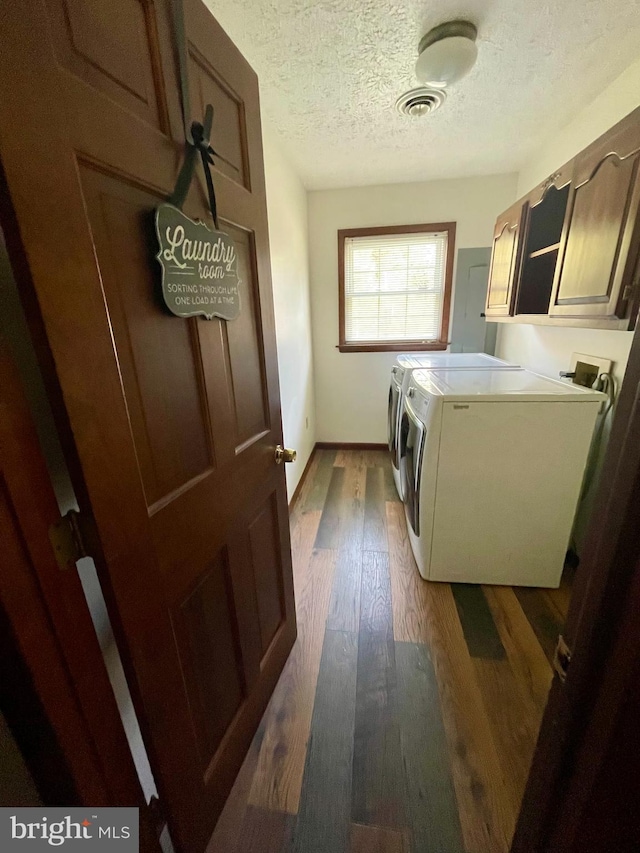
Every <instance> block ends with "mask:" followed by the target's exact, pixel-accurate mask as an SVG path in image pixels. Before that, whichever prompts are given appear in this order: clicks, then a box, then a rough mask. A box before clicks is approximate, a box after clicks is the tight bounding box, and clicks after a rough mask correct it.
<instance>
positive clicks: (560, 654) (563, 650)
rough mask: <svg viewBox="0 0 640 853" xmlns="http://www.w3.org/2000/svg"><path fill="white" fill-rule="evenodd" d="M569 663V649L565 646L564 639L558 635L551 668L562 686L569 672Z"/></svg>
mask: <svg viewBox="0 0 640 853" xmlns="http://www.w3.org/2000/svg"><path fill="white" fill-rule="evenodd" d="M570 663H571V649H570V648H569V646H568V645H567V643H566V640H565V638H564V637H563V636H562V634H560V636H559V637H558V642H557V644H556V650H555V652H554V653H553V668H554V670H555V671H556V673H557V675H558V678H559V679H560V681H561V682H562V683H563V684H564V682H565V681H566V679H567V672H568V670H569V664H570Z"/></svg>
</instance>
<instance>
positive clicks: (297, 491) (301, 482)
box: [289, 444, 318, 512]
mask: <svg viewBox="0 0 640 853" xmlns="http://www.w3.org/2000/svg"><path fill="white" fill-rule="evenodd" d="M317 447H318V445H317V444H314V445H313V448H312V450H311V453H310V454H309V458H308V459H307V464H306V465H305V466H304V471H303V472H302V477H300V479H299V480H298V485H297V486H296V488H295V491H294V493H293V495H292V496H291V500H290V501H289V512H291V510H292V509H293V507H294V504H295V502H296V501H297V500H298V498H299V497H300V492H301V491H302V487H303V485H304V481H305V480H306V479H307V474H308V473H309V469H310V468H311V463H312V462H313V457H314V456H315V455H316V449H317Z"/></svg>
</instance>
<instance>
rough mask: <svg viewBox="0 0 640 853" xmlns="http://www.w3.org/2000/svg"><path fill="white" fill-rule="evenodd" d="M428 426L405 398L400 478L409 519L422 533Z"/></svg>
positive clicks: (401, 425)
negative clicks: (421, 497)
mask: <svg viewBox="0 0 640 853" xmlns="http://www.w3.org/2000/svg"><path fill="white" fill-rule="evenodd" d="M425 433H426V428H425V425H424V424H423V422H422V421H421V420H420V419H419V418H418V417H417V415H416V413H415V412H414V411H413V408H412V407H411V403H410V402H409V400H408V399H405V402H404V406H403V411H402V419H401V423H400V480H401V483H402V499H403V500H404V503H405V509H406V513H407V519H408V520H409V523H410V524H411V527H412V528H413V532H414V533H415V534H416V536H419V535H420V479H421V472H422V449H423V446H424V437H425Z"/></svg>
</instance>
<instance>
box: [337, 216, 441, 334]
mask: <svg viewBox="0 0 640 853" xmlns="http://www.w3.org/2000/svg"><path fill="white" fill-rule="evenodd" d="M446 261H447V232H446V231H444V232H428V233H425V232H423V233H418V234H388V235H381V236H372V237H347V238H346V239H345V243H344V306H345V339H346V342H347V343H357V342H373V341H416V342H417V341H420V342H423V341H424V342H429V341H436V340H438V339H439V337H440V329H441V325H442V308H443V300H444V286H445V268H446Z"/></svg>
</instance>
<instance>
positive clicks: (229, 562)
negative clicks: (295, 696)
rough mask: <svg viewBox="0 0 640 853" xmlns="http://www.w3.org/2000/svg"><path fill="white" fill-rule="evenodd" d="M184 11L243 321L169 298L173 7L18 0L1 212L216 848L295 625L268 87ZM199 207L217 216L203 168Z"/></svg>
mask: <svg viewBox="0 0 640 853" xmlns="http://www.w3.org/2000/svg"><path fill="white" fill-rule="evenodd" d="M184 6H185V20H186V30H187V39H188V52H189V55H190V56H191V62H190V73H191V79H190V89H191V91H192V97H193V103H192V109H193V114H194V117H196V118H199V119H201V118H202V103H201V100H202V101H207V100H211V101H212V102H213V103H214V107H215V108H216V113H215V116H214V128H213V134H212V142H213V145H214V148H216V150H219V151H220V153H221V157H220V158H219V159H218V160H217V161H216V162H217V165H216V168H215V169H214V180H215V183H216V190H217V197H218V205H219V215H220V222H221V225H222V227H223V228H225V229H226V230H228V231H229V232H230V233H231V234H232V236H233V238H234V240H235V241H236V244H237V246H238V255H239V271H240V276H241V279H242V283H241V313H240V316H239V317H238V319H237V320H235V321H231V322H229V323H226V322H224V321H221V320H218V319H214V320H212V321H206V320H204V319H201V318H192V319H190V320H183V319H180V318H177V317H173V316H170V315H169V314H167V313H166V310H165V308H164V307H163V304H162V301H161V299H160V297H159V291H158V287H159V265H158V263H157V261H156V260H155V257H154V255H155V251H156V250H155V246H154V241H153V239H152V219H151V213H152V211H153V208H154V206H155V205H156V204H157V203H158V202H159V201H161V200H164V199H165V198H166V197H168V195H169V194H170V193H171V191H172V189H173V185H174V182H175V178H176V175H177V171H178V168H179V166H180V162H181V159H182V156H183V152H184V147H183V142H184V140H183V137H182V134H183V128H182V118H181V115H180V111H179V95H178V92H179V88H178V84H177V74H176V69H175V67H174V59H173V58H174V56H175V55H176V51H175V45H174V44H173V43H172V40H171V38H170V15H169V14H168V8H169V7H168V2H165V0H153V2H152V0H146V2H144V3H140V4H139V3H138V2H137V0H118V3H117V5H116V7H115V11H114V6H113V5H112V4H106V3H105V2H102V0H101V2H96V3H90V4H79V3H77V2H76V0H73V2H72V0H66V3H64V4H63V3H62V2H56V1H55V0H50V3H49V5H48V7H47V8H48V11H49V19H48V20H46V19H45V17H44V16H43V15H42V10H41V8H40V4H39V2H38V0H26V2H25V3H24V4H21V5H20V8H19V9H18V8H17V6H16V4H12V3H9V2H7V3H6V4H4V5H3V16H4V17H3V22H4V24H5V25H6V28H7V32H11V34H12V38H11V40H10V42H9V43H8V44H7V46H6V50H4V49H3V52H2V54H1V55H0V157H1V158H2V165H3V169H4V175H5V176H6V181H7V184H8V189H9V193H5V194H4V196H2V198H3V199H4V202H5V206H4V207H3V208H0V212H1V213H2V223H3V225H4V227H5V229H6V233H7V243H8V247H9V250H10V253H11V255H12V258H13V259H14V262H15V263H16V268H17V269H18V270H19V271H21V276H20V280H19V285H20V288H21V291H22V293H23V295H24V297H25V300H26V302H27V303H28V304H29V305H30V307H31V309H32V322H33V326H34V330H39V331H40V334H41V344H42V349H43V351H47V352H48V353H50V356H51V360H50V361H48V360H47V361H46V366H47V367H48V368H49V369H48V371H47V379H48V383H49V390H50V393H51V394H52V395H54V396H56V397H57V399H59V401H60V404H61V405H60V406H59V407H58V415H59V427H60V429H61V431H63V433H64V436H65V441H66V446H67V449H68V450H67V452H68V456H69V466H70V469H71V471H72V475H73V478H74V485H75V488H76V492H77V494H78V497H79V501H80V504H81V509H82V511H83V512H84V513H87V514H91V515H92V516H93V519H94V521H95V530H96V542H95V560H96V564H97V566H98V571H99V574H100V580H101V583H102V585H103V588H104V590H105V598H106V599H107V602H108V606H109V609H110V616H111V619H112V622H113V624H114V630H115V631H116V634H117V638H118V641H119V644H120V646H121V653H122V657H123V662H124V665H125V669H126V672H127V678H128V680H129V684H130V687H131V692H132V697H133V700H134V703H135V705H136V710H137V712H138V716H139V718H140V721H141V727H142V730H143V736H144V737H145V743H146V746H147V749H148V751H149V756H150V761H151V764H152V769H153V772H154V776H155V778H156V781H157V784H158V788H159V791H160V796H161V799H162V800H164V801H165V809H166V812H167V814H168V816H169V822H170V828H171V831H172V836H173V840H174V843H175V845H176V846H177V848H178V849H179V850H180V851H182V853H187V851H188V853H198V851H202V850H203V849H204V847H205V845H206V841H207V839H208V837H209V835H210V833H211V831H212V829H213V826H214V823H215V820H216V817H217V815H218V814H219V812H220V810H221V808H222V805H223V803H224V799H225V797H226V794H227V793H228V791H229V789H230V787H231V784H232V782H233V780H234V777H235V774H236V772H237V771H238V769H239V767H240V764H241V762H242V759H243V757H244V754H245V752H246V749H247V747H248V745H249V743H250V740H251V737H252V735H253V732H254V731H255V728H256V726H257V724H258V721H259V719H260V716H261V714H262V712H263V710H264V708H265V706H266V703H267V701H268V699H269V696H270V693H271V691H272V689H273V687H274V685H275V682H276V680H277V678H278V675H279V673H280V671H281V668H282V666H283V664H284V661H285V660H286V656H287V654H288V652H289V650H290V648H291V645H292V643H293V640H294V638H295V615H294V606H293V582H292V576H291V556H290V545H289V528H288V508H287V499H286V487H285V480H284V472H283V470H282V467H281V466H278V465H276V463H275V459H274V449H275V446H276V444H279V443H281V442H282V431H281V418H280V405H279V390H278V377H277V358H276V348H275V327H274V317H273V302H272V294H271V281H270V263H269V247H268V236H267V218H266V204H265V194H264V167H263V163H262V144H261V129H260V114H259V103H258V86H257V79H256V77H255V74H254V73H253V71H252V70H251V69H250V68H249V66H248V65H247V63H246V62H245V61H244V59H243V58H242V57H241V56H240V54H239V53H238V52H237V50H236V48H235V47H234V46H233V44H232V43H231V42H230V41H229V39H228V38H227V37H226V36H225V34H224V33H223V32H222V30H221V29H220V28H219V27H218V25H217V24H216V23H215V21H214V20H213V18H212V17H211V15H210V13H209V12H208V11H207V10H206V8H205V7H204V6H203V5H202V3H201V2H200V0H185V4H184ZM5 7H6V8H5ZM118 15H120V17H119V18H118ZM112 19H117V20H113V21H112ZM70 22H71V23H72V25H73V26H72V27H71V29H70V26H71V23H70ZM123 22H124V25H123ZM62 24H64V27H63V26H62ZM145 45H146V46H145ZM134 54H135V56H136V57H138V54H139V60H138V58H136V62H133V61H132V56H133V55H134ZM198 93H200V94H198ZM43 126H46V127H47V133H46V134H42V127H43ZM25 134H26V135H27V136H28V137H29V138H33V139H34V143H33V145H32V146H29V150H28V151H27V146H25V145H24V138H25ZM249 176H250V178H251V179H250V180H249ZM9 197H10V198H11V199H12V202H13V206H12V207H11V208H10V209H9V208H8V207H7V206H6V201H7V199H8V198H9ZM61 211H64V215H61ZM184 211H185V213H186V214H187V215H188V216H190V217H191V218H193V219H202V220H205V221H208V222H210V215H209V212H208V208H207V196H206V188H205V184H204V179H203V177H202V175H201V174H198V176H197V179H196V180H195V181H194V184H193V186H192V188H191V190H190V192H189V195H188V197H187V200H186V203H185V206H184ZM36 308H37V310H34V309H36Z"/></svg>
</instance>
